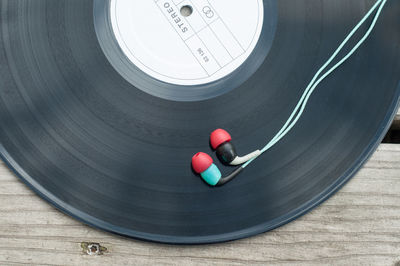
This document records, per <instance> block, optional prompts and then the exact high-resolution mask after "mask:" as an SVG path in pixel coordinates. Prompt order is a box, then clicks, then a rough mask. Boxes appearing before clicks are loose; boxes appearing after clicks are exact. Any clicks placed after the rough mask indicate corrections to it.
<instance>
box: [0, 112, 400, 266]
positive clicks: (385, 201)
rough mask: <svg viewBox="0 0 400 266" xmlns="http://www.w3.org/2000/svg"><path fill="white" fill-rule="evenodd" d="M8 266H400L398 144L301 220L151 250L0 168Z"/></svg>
mask: <svg viewBox="0 0 400 266" xmlns="http://www.w3.org/2000/svg"><path fill="white" fill-rule="evenodd" d="M395 124H396V125H397V127H400V112H399V114H398V115H397V117H396V120H395ZM90 254H91V255H90ZM14 264H35V265H121V264H129V265H130V264H136V265H137V264H138V265H158V264H163V265H164V264H167V265H205V264H215V265H241V264H250V265H254V264H263V265H274V264H290V265H332V264H335V265H400V144H382V145H381V146H380V147H379V149H378V150H377V151H376V153H375V154H374V156H373V157H372V158H371V159H370V161H369V162H368V163H367V164H366V165H365V166H364V168H363V169H362V170H361V171H360V172H359V173H358V174H357V175H356V176H355V177H354V178H353V179H352V180H351V181H350V182H349V183H348V184H347V185H346V186H345V187H344V188H343V189H341V190H340V191H339V192H338V193H337V194H336V195H334V196H333V197H332V198H330V199H329V200H328V201H326V202H324V203H323V204H322V205H321V206H319V207H318V208H316V209H315V210H313V211H312V212H311V213H309V214H307V215H305V216H303V217H301V218H300V219H298V220H296V221H294V222H292V223H290V224H288V225H286V226H283V227H281V228H279V229H277V230H274V231H272V232H269V233H265V234H262V235H259V236H256V237H253V238H249V239H245V240H240V241H235V242H230V243H225V244H218V245H207V246H206V245H204V246H168V245H160V244H152V243H147V242H141V241H136V240H130V239H126V238H122V237H118V236H114V235H111V234H108V233H104V232H101V231H99V230H96V229H93V228H90V227H88V226H86V225H83V224H81V223H79V222H77V221H75V220H73V219H72V218H70V217H68V216H66V215H64V214H62V213H61V212H59V211H57V210H56V209H55V208H53V207H52V206H50V205H49V204H47V203H46V202H44V201H43V200H42V199H40V198H39V197H37V196H36V195H34V194H33V192H31V191H30V190H29V189H28V188H27V187H26V186H25V185H23V184H22V183H21V182H20V181H19V180H18V179H17V178H16V177H15V176H14V175H13V174H12V173H11V172H10V171H9V170H8V169H7V168H6V167H5V166H4V164H0V265H14Z"/></svg>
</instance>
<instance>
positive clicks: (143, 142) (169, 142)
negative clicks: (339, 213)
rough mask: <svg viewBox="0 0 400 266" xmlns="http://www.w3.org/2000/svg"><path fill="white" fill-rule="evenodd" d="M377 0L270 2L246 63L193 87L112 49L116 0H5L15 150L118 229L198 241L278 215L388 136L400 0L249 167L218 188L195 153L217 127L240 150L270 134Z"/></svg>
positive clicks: (7, 122) (31, 174)
mask: <svg viewBox="0 0 400 266" xmlns="http://www.w3.org/2000/svg"><path fill="white" fill-rule="evenodd" d="M134 2H138V3H139V2H141V1H139V0H138V1H134ZM150 2H153V1H150ZM155 2H157V1H155ZM166 2H167V1H166ZM239 2H240V1H239ZM249 2H250V1H249ZM255 2H257V1H255ZM373 2H374V1H369V0H365V1H347V0H336V1H329V0H327V1H307V0H298V1H292V0H279V1H276V0H264V1H262V4H263V7H264V11H263V13H264V15H265V17H264V20H263V21H264V22H263V26H262V31H261V34H260V36H259V40H258V41H257V43H256V46H255V47H254V50H253V52H252V53H251V54H249V55H248V58H247V59H246V60H245V62H243V64H242V65H241V66H240V67H238V68H237V69H234V70H232V71H231V72H230V73H228V74H227V75H226V76H224V77H223V78H219V79H218V80H215V81H212V82H209V83H204V84H201V83H199V84H197V85H196V86H189V85H176V84H172V83H168V82H165V81H160V80H157V79H155V78H152V77H151V75H149V74H148V73H145V72H144V71H142V70H141V69H140V68H138V67H134V66H133V64H131V62H130V61H129V59H128V58H127V57H124V56H123V54H122V52H121V51H122V50H119V49H115V47H116V46H115V44H116V40H115V36H113V34H112V32H111V31H112V24H111V22H110V18H109V17H108V16H107V14H108V13H107V12H104V10H106V11H107V10H108V9H107V8H108V4H110V3H112V1H103V0H99V1H97V0H48V1H45V0H0V3H1V6H0V8H1V10H0V12H1V15H0V25H1V30H0V32H1V34H0V62H1V63H0V80H1V81H0V125H1V126H0V143H1V151H0V153H1V155H2V158H3V159H4V160H5V161H6V162H7V163H8V165H9V166H10V167H11V168H12V169H13V170H14V171H15V172H16V174H17V175H18V176H19V177H20V178H21V179H22V180H24V181H25V182H26V183H27V184H28V185H29V186H30V187H31V188H32V189H34V190H35V191H36V192H37V193H38V194H39V195H40V196H42V197H43V198H45V199H46V200H48V201H49V202H51V203H52V204H53V205H55V206H56V207H57V208H59V209H61V210H62V211H64V212H66V213H68V214H69V215H71V216H73V217H75V218H77V219H79V220H81V221H83V222H85V223H87V224H90V225H92V226H95V227H98V228H101V229H103V230H107V231H111V232H114V233H117V234H121V235H125V236H129V237H134V238H139V239H146V240H151V241H157V242H166V243H191V244H195V243H211V242H221V241H228V240H233V239H238V238H243V237H248V236H252V235H255V234H258V233H261V232H265V231H268V230H271V229H273V228H276V227H278V226H280V225H283V224H285V223H287V222H289V221H291V220H293V219H295V218H297V217H299V216H300V215H302V214H304V213H305V212H307V211H309V210H310V209H311V208H313V207H315V206H316V205H318V204H319V203H321V202H322V201H323V200H325V199H327V198H328V197H329V196H330V195H332V194H333V193H334V192H335V191H336V190H338V189H339V188H340V187H341V186H342V185H343V184H344V183H345V182H346V181H347V180H348V179H349V178H351V177H352V176H353V175H354V173H355V172H356V171H357V170H358V169H359V168H360V167H361V165H362V164H363V163H364V162H365V160H366V159H367V158H368V157H369V155H371V153H372V152H373V151H374V149H375V148H376V146H377V145H378V143H379V142H380V140H381V139H382V138H383V135H384V133H385V132H386V130H387V128H388V125H389V123H390V121H391V119H392V117H393V116H394V113H395V110H396V107H397V105H398V101H399V95H400V83H399V81H400V45H399V44H400V31H399V28H400V17H399V16H398V14H400V2H399V1H390V0H389V1H388V3H387V6H386V7H385V9H384V10H383V13H382V16H381V18H380V19H379V21H378V24H377V26H376V28H375V29H374V32H373V34H372V35H371V37H370V38H369V40H368V41H367V42H366V43H365V44H364V45H363V46H362V47H361V48H360V50H358V51H357V53H356V54H355V55H354V56H353V57H352V59H351V60H349V61H348V62H347V63H346V64H344V65H343V66H342V67H341V68H340V69H338V70H337V71H336V72H335V73H334V75H332V76H330V77H329V78H328V79H327V80H326V81H324V82H323V83H322V84H321V85H320V87H319V88H318V90H317V91H316V92H315V94H314V95H313V96H312V98H311V101H310V103H309V105H308V107H307V109H306V112H305V114H304V116H303V117H302V118H301V120H300V121H299V123H298V124H297V125H296V127H295V128H294V129H293V131H292V132H291V133H290V134H289V135H287V136H286V137H285V138H284V139H283V140H282V141H281V142H280V143H279V144H277V145H276V146H275V147H274V148H273V149H271V150H270V151H269V152H267V153H265V154H264V155H263V156H262V157H260V158H259V159H258V160H257V161H256V162H254V163H253V164H252V165H251V166H249V167H248V168H246V171H243V173H242V174H241V176H240V178H237V179H235V180H234V181H233V182H231V183H229V184H228V185H226V186H223V187H220V188H215V189H214V188H210V187H208V186H206V185H205V184H204V183H203V182H202V180H201V179H200V178H199V177H198V176H196V175H195V174H194V173H193V171H192V169H191V166H190V159H191V157H192V156H193V154H194V153H196V152H198V151H204V152H208V153H210V154H211V150H210V147H209V139H208V138H209V133H210V132H211V131H212V130H214V129H215V128H224V129H227V130H229V132H230V133H231V134H232V136H233V137H234V140H235V145H236V146H237V149H238V150H239V151H241V152H243V153H246V152H250V151H253V150H255V149H257V148H260V146H262V145H263V144H264V143H266V142H267V141H268V140H270V139H271V138H272V136H273V135H274V134H275V133H276V132H277V131H278V130H279V129H280V127H281V126H282V124H283V123H284V122H285V121H286V119H287V118H288V116H289V115H290V113H291V111H292V110H293V108H294V106H295V105H296V103H297V101H298V99H299V97H300V96H301V94H302V93H303V91H304V88H305V87H306V85H307V84H308V82H309V81H310V80H311V78H312V76H313V75H314V73H315V72H316V71H317V69H318V68H319V67H320V66H321V65H322V64H323V63H324V62H325V61H326V60H327V58H328V57H329V55H330V54H331V53H332V52H333V51H334V49H335V48H336V47H337V46H338V44H339V43H340V42H341V41H342V40H343V38H344V36H346V35H347V34H348V32H349V31H350V30H351V29H352V27H353V26H354V25H355V24H356V23H357V22H358V21H359V20H360V19H361V18H362V17H363V16H364V14H365V13H366V12H367V11H368V10H369V8H370V7H371V5H372V4H373ZM241 4H242V5H244V4H246V1H242V2H241ZM143 12H144V11H143ZM157 12H158V11H157ZM237 19H238V20H240V19H241V18H237ZM166 23H167V22H166ZM243 23H246V21H243ZM145 25H146V21H144V22H143V27H145ZM366 29H367V26H364V27H363V28H362V29H361V32H360V34H362V33H364V32H365V30H366ZM344 52H346V51H344ZM213 156H214V155H213ZM214 158H215V157H214ZM215 161H216V162H218V160H217V159H215ZM221 169H225V170H224V171H226V172H229V171H230V169H227V168H222V167H221Z"/></svg>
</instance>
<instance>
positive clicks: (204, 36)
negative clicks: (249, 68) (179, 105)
mask: <svg viewBox="0 0 400 266" xmlns="http://www.w3.org/2000/svg"><path fill="white" fill-rule="evenodd" d="M182 7H186V9H185V11H188V10H189V11H192V13H191V14H190V12H189V14H190V15H188V12H186V13H184V12H183V14H182V12H181V9H182ZM110 15H111V23H112V28H113V31H114V34H115V37H116V39H117V41H118V43H119V46H120V47H121V50H122V51H123V52H124V54H125V55H126V56H127V57H128V58H129V60H130V61H131V62H132V63H133V64H135V65H136V66H137V67H138V68H139V69H141V70H142V71H143V72H145V73H146V74H148V75H150V76H152V77H154V78H156V79H158V80H161V81H164V82H167V83H172V84H177V85H200V84H206V83H210V82H213V81H216V80H219V79H221V78H223V77H225V76H227V75H229V74H230V73H232V72H233V71H235V70H236V69H237V68H238V67H239V66H240V65H242V64H243V63H244V61H246V59H247V58H248V57H249V56H250V54H251V53H252V51H253V50H254V48H255V47H256V44H257V42H258V40H259V38H260V35H261V31H262V26H263V20H264V5H263V1H262V0H183V1H182V0H111V4H110Z"/></svg>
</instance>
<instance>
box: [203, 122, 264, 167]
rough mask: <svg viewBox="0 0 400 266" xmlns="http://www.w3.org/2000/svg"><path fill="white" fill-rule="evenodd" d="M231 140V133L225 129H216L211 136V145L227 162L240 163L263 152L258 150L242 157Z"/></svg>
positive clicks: (222, 159) (223, 160)
mask: <svg viewBox="0 0 400 266" xmlns="http://www.w3.org/2000/svg"><path fill="white" fill-rule="evenodd" d="M231 140H232V137H231V135H230V134H229V133H228V132H227V131H225V130H223V129H217V130H214V131H213V132H212V133H211V136H210V143H211V147H212V148H213V149H214V150H216V152H217V156H218V158H219V159H220V160H221V161H222V162H224V163H226V164H231V165H240V164H243V163H245V162H247V161H248V160H251V159H253V158H256V157H258V156H259V155H260V154H261V152H260V151H259V150H256V151H254V152H252V153H250V154H248V155H246V156H243V157H240V156H238V154H237V152H236V149H235V147H234V146H233V144H232V143H231Z"/></svg>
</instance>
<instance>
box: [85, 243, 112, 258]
mask: <svg viewBox="0 0 400 266" xmlns="http://www.w3.org/2000/svg"><path fill="white" fill-rule="evenodd" d="M81 247H82V249H83V252H84V253H85V254H88V255H90V256H94V255H103V254H104V252H106V251H107V248H106V247H103V246H102V245H100V244H99V243H89V242H82V243H81Z"/></svg>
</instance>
